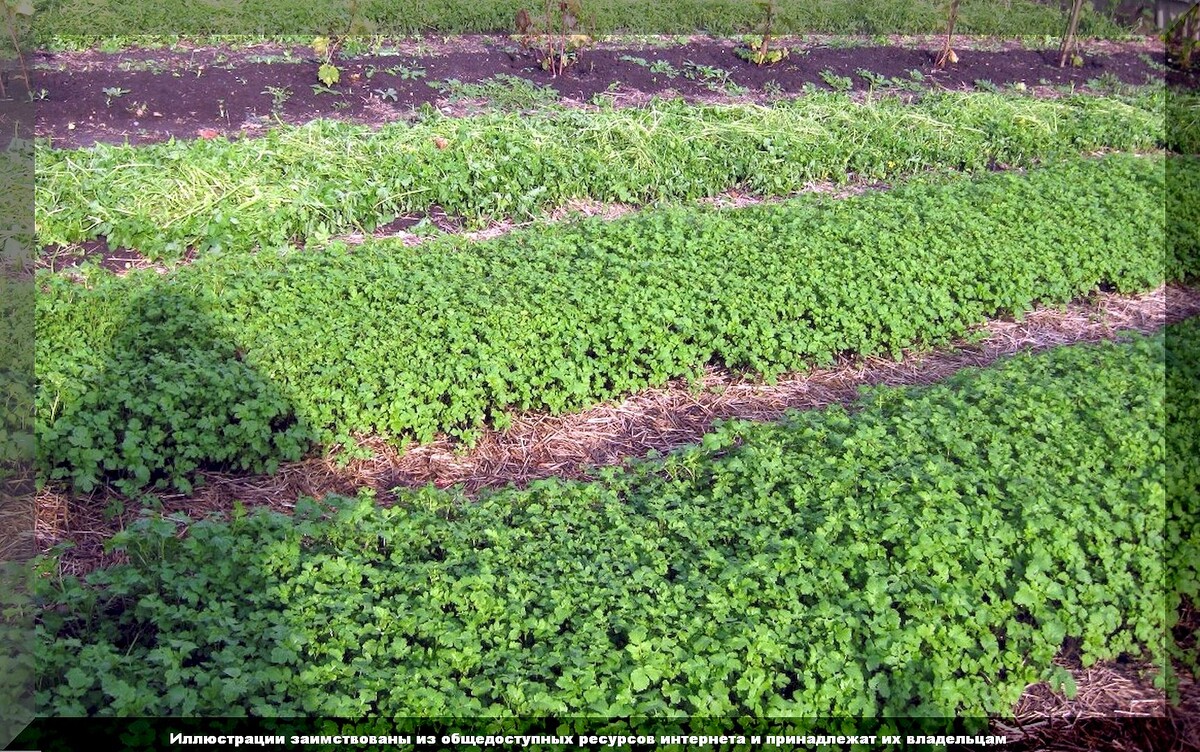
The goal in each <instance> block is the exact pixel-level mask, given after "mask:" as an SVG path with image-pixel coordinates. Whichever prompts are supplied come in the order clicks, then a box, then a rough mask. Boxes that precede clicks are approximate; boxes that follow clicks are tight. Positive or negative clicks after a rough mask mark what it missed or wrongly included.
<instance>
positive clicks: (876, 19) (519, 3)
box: [34, 0, 1126, 43]
mask: <svg viewBox="0 0 1200 752" xmlns="http://www.w3.org/2000/svg"><path fill="white" fill-rule="evenodd" d="M582 5H583V8H584V11H585V13H584V18H583V21H584V24H585V25H586V26H587V27H588V28H589V29H591V30H593V31H594V32H597V33H612V32H620V31H624V32H634V33H668V34H674V33H683V34H694V33H696V32H697V31H702V32H708V33H714V34H734V33H742V32H752V31H756V30H757V29H758V27H759V25H760V24H761V23H762V18H763V12H762V10H761V8H759V7H758V5H757V4H755V3H750V2H744V0H585V1H584V2H583V3H582ZM357 6H358V16H357V28H358V29H359V31H360V32H362V31H370V32H374V33H378V34H412V33H419V32H435V33H440V34H460V33H479V32H494V31H500V32H506V33H512V32H513V30H514V20H513V19H514V16H515V14H516V12H517V10H518V9H520V8H526V9H529V10H534V9H536V8H537V7H539V4H538V3H536V2H532V3H531V2H529V1H528V0H491V1H490V2H471V3H464V2H461V0H422V2H420V3H418V4H415V5H414V6H413V7H411V8H405V9H404V10H403V11H398V9H397V6H396V4H395V3H392V2H389V1H388V0H361V1H360V2H358V3H357ZM34 7H35V9H36V10H37V19H38V23H37V27H36V28H35V30H34V31H35V39H36V41H38V42H40V43H45V42H48V41H52V39H53V37H54V36H56V35H57V36H76V35H77V36H85V37H96V36H113V35H117V36H120V37H122V38H128V39H130V41H131V43H136V37H131V36H130V35H144V34H181V33H184V34H320V33H328V32H329V31H337V32H341V31H344V30H345V29H347V28H348V27H349V25H350V12H349V4H348V3H347V2H344V0H313V2H307V3H291V2H284V1H283V0H249V1H240V2H239V1H234V0H214V1H212V2H198V1H196V0H171V1H170V2H160V1H156V0H122V2H119V3H117V2H107V3H105V2H88V1H85V0H35V2H34ZM774 19H775V20H774V27H773V28H774V29H775V32H776V33H779V34H784V33H796V34H799V33H804V32H827V33H851V34H855V33H864V34H883V33H917V34H923V33H936V32H938V31H941V30H942V29H943V28H944V26H945V19H946V17H945V11H944V8H942V7H941V4H940V3H939V2H937V0H777V2H776V12H775V16H774ZM1064 27H1065V23H1064V16H1063V14H1062V13H1060V12H1059V11H1058V10H1057V9H1055V8H1051V7H1049V6H1047V5H1044V4H1041V3H1036V2H1031V1H1030V0H1013V2H1011V3H1004V4H1000V3H996V2H991V1H990V0H965V1H964V2H963V3H962V8H961V10H960V12H959V20H958V29H959V30H960V31H961V32H962V33H967V34H988V35H995V36H1026V35H1037V36H1042V35H1058V34H1062V33H1063V29H1064ZM1080 29H1081V33H1083V34H1085V35H1094V36H1105V37H1119V36H1122V35H1123V34H1125V33H1126V32H1125V31H1124V30H1122V29H1120V28H1119V27H1117V26H1116V25H1114V24H1113V23H1112V22H1111V21H1110V20H1108V19H1107V18H1106V17H1105V16H1103V15H1102V14H1098V13H1093V12H1086V13H1085V14H1084V15H1083V17H1082V20H1081V24H1080Z"/></svg>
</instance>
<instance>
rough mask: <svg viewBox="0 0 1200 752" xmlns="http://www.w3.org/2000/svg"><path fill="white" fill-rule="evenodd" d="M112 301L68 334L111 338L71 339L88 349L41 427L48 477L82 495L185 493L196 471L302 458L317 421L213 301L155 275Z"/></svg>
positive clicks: (264, 467) (265, 467)
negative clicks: (218, 316)
mask: <svg viewBox="0 0 1200 752" xmlns="http://www.w3.org/2000/svg"><path fill="white" fill-rule="evenodd" d="M110 300H111V301H112V304H111V308H109V309H108V310H101V311H98V312H97V311H91V312H89V313H90V316H89V320H88V322H87V323H86V324H84V325H82V326H81V325H80V324H79V323H75V324H74V325H73V326H70V325H68V326H67V329H68V330H69V332H68V334H69V333H70V332H78V331H88V330H92V333H93V335H94V336H96V337H97V338H98V339H100V340H101V341H102V340H103V337H104V334H105V331H108V332H111V334H112V338H111V340H110V341H108V342H107V344H106V346H103V349H102V350H101V352H99V353H97V352H95V351H94V348H95V347H96V340H93V342H92V343H90V344H91V345H92V348H93V352H88V351H87V350H88V348H87V347H80V346H79V345H77V344H74V343H70V344H69V345H68V346H69V347H72V349H75V350H76V351H77V352H78V353H79V355H78V359H77V360H76V363H75V364H74V365H75V366H76V367H75V368H73V369H72V370H74V371H76V373H77V374H78V375H79V376H80V377H81V378H78V379H74V378H70V377H68V378H67V379H60V381H63V382H64V383H63V384H62V385H61V386H60V388H59V391H58V394H57V395H54V397H53V399H54V401H55V402H54V406H53V408H52V409H51V410H50V412H49V417H48V418H47V419H46V421H45V424H44V425H43V426H41V427H40V430H39V434H40V435H39V447H40V452H41V457H40V460H41V464H42V469H43V471H44V472H46V473H47V475H46V477H49V478H50V479H69V480H70V481H72V482H73V483H74V485H75V487H76V489H77V490H79V491H83V492H89V491H91V490H92V489H94V488H95V487H96V486H98V485H100V484H104V483H109V484H111V485H112V486H113V487H115V488H116V489H118V490H119V491H121V492H123V493H126V494H132V493H135V492H137V491H141V490H145V489H148V488H156V489H158V488H168V487H173V488H174V489H176V490H179V491H183V492H185V493H186V492H189V491H190V490H191V487H192V482H193V480H194V475H195V472H196V471H197V470H201V469H230V470H243V471H250V472H273V471H274V470H275V469H276V468H277V467H278V464H279V463H280V462H281V461H286V460H296V459H299V458H300V457H301V456H302V455H303V453H304V450H305V449H306V447H307V445H308V443H309V435H310V434H309V431H308V429H307V428H306V427H305V426H304V425H303V424H301V423H299V422H298V421H297V420H296V419H295V418H294V415H293V409H292V407H291V405H290V404H289V403H288V402H287V400H285V399H284V398H283V396H282V395H281V393H280V392H279V390H278V389H276V388H274V387H273V386H272V385H271V384H270V383H269V382H268V381H267V380H266V379H264V378H263V377H262V376H261V375H259V374H258V373H256V372H255V370H254V368H253V367H252V366H251V365H250V364H249V363H247V362H246V361H245V360H244V355H243V353H242V351H241V350H240V349H239V348H238V347H237V346H236V344H235V343H234V342H233V341H232V340H231V339H230V338H228V337H226V336H223V335H222V333H221V329H220V327H219V326H218V325H217V324H216V323H215V322H214V321H213V320H212V319H211V318H210V317H209V315H208V314H207V313H206V310H207V306H206V305H205V301H203V300H200V299H197V298H196V297H194V296H193V295H192V294H191V293H190V292H185V291H183V290H180V289H178V288H177V287H173V286H172V285H171V283H170V282H159V281H157V280H154V281H153V282H152V283H151V284H149V285H146V286H144V287H142V286H139V287H138V288H137V289H135V290H133V291H132V292H130V291H129V288H127V287H123V288H116V289H114V290H113V296H112V298H110ZM97 318H98V319H99V321H97V320H96V319H97ZM55 324H66V322H62V321H57V322H56V321H54V320H53V318H52V317H51V319H50V320H49V321H48V322H45V323H44V324H43V329H46V328H51V329H52V328H53V327H54V326H55ZM47 334H49V336H51V337H53V335H54V332H53V331H51V332H48V333H47ZM40 336H42V332H39V337H40ZM80 361H83V362H80Z"/></svg>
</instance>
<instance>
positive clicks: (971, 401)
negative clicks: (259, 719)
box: [38, 320, 1200, 717]
mask: <svg viewBox="0 0 1200 752" xmlns="http://www.w3.org/2000/svg"><path fill="white" fill-rule="evenodd" d="M1198 332H1200V325H1198V324H1197V322H1196V321H1195V320H1193V321H1190V322H1186V323H1184V324H1180V325H1176V326H1175V327H1173V328H1172V329H1171V330H1169V336H1168V337H1167V339H1170V340H1171V341H1172V342H1173V344H1172V345H1169V346H1167V345H1164V336H1163V335H1162V334H1161V333H1160V334H1159V335H1157V336H1153V337H1141V336H1136V337H1131V338H1129V339H1127V340H1124V341H1122V342H1120V343H1105V344H1101V345H1088V346H1075V347H1064V348H1059V349H1055V350H1052V351H1048V352H1044V353H1041V354H1037V355H1030V354H1023V355H1018V356H1015V357H1013V358H1011V359H1009V360H1007V361H1004V362H1003V363H1002V364H1000V365H997V366H993V367H992V368H989V369H986V370H978V371H974V370H972V371H965V372H962V373H959V374H958V375H956V376H954V377H952V378H951V379H948V380H947V381H945V382H943V383H941V384H939V385H936V386H933V387H929V388H924V389H903V390H901V389H882V388H881V389H874V390H870V391H869V392H867V393H866V394H865V395H864V396H863V398H862V399H861V400H860V402H859V403H858V404H857V405H856V406H855V407H854V409H853V410H851V411H849V412H847V411H846V410H845V409H843V408H841V407H837V408H832V409H828V410H823V411H811V412H803V413H793V414H791V415H790V416H789V417H788V418H787V419H786V420H784V421H783V422H782V423H780V424H751V423H731V424H726V425H724V426H722V427H720V428H719V430H717V431H716V432H715V433H714V434H712V435H709V436H708V437H706V438H705V439H704V441H703V444H702V445H701V446H696V447H693V448H689V449H685V450H683V451H680V452H678V453H675V454H673V455H670V456H669V457H667V458H665V459H663V460H654V461H646V462H643V463H641V464H639V465H636V466H634V467H632V468H628V469H623V470H617V469H609V470H606V471H603V472H602V477H601V478H600V479H599V480H597V481H596V482H592V483H578V482H564V481H557V480H551V481H541V482H538V483H535V484H534V485H533V486H532V487H531V488H529V489H527V490H511V489H510V490H502V491H498V492H494V493H493V494H491V495H488V496H485V497H484V498H482V499H480V500H478V501H474V502H468V501H465V500H463V499H462V498H461V497H459V496H458V495H456V494H455V493H453V492H445V491H438V490H435V489H427V490H423V491H405V492H402V493H401V497H400V503H399V504H397V505H396V506H394V507H391V508H379V507H376V506H375V504H374V503H373V501H372V499H370V498H369V497H367V496H364V497H361V498H359V499H357V500H355V499H346V500H336V499H335V500H332V501H331V502H330V504H332V505H333V507H335V509H334V511H333V512H332V513H331V516H327V517H324V518H322V509H321V508H320V507H319V506H318V505H317V504H315V503H312V502H307V501H305V502H301V503H299V504H298V505H297V508H296V514H295V516H294V518H289V517H286V516H283V515H280V514H278V513H272V512H267V511H257V512H255V513H253V514H249V515H238V516H235V518H234V519H233V520H232V521H229V522H220V521H205V522H199V523H196V524H193V525H191V527H190V529H189V534H188V535H187V536H186V537H185V538H183V539H180V538H179V537H178V536H177V533H178V526H179V525H180V524H184V523H185V522H186V521H185V520H183V519H181V518H174V519H165V520H164V519H162V518H157V519H155V518H147V519H146V520H144V521H143V522H141V523H138V524H137V525H135V526H134V527H133V528H131V529H130V530H128V531H126V532H124V533H122V534H120V535H119V536H118V537H117V538H115V539H114V541H113V542H114V545H115V546H117V547H118V548H121V549H124V550H126V551H127V552H128V553H129V555H130V559H131V561H132V562H133V563H132V564H131V565H125V566H119V567H114V568H112V569H111V570H102V571H99V572H96V573H94V574H93V575H91V576H90V577H89V581H90V583H89V585H87V586H84V585H80V584H79V583H78V582H75V581H74V580H67V581H66V582H64V583H62V584H61V585H60V584H59V583H58V582H57V581H54V580H45V581H43V583H42V588H43V592H42V593H41V596H40V597H42V598H43V599H44V605H45V606H46V607H47V608H46V610H45V611H44V614H43V616H42V619H41V624H40V626H39V630H38V635H39V643H40V648H39V655H38V659H39V666H41V667H42V670H41V673H40V679H39V681H40V684H39V688H38V699H39V703H40V707H42V708H43V709H44V712H47V713H51V714H53V715H75V714H118V715H172V714H181V715H215V714H220V715H234V714H239V713H249V714H261V715H302V714H319V715H327V716H352V717H361V716H364V715H375V714H378V715H382V716H435V717H436V716H453V717H459V716H475V715H489V714H499V715H507V714H524V715H541V714H564V715H565V714H576V715H599V716H629V715H661V714H697V715H713V716H731V715H736V714H743V713H744V714H750V715H756V716H759V715H787V716H805V717H809V716H823V717H829V716H842V715H844V716H855V715H875V714H894V715H943V716H952V715H976V716H978V715H984V714H997V713H1007V712H1010V711H1011V709H1012V707H1013V704H1014V702H1015V701H1016V699H1017V698H1018V696H1019V695H1020V694H1021V692H1022V691H1023V689H1024V688H1025V687H1026V685H1027V684H1028V683H1030V682H1034V681H1037V680H1040V679H1043V678H1047V677H1049V678H1051V679H1057V678H1062V676H1063V673H1062V672H1061V670H1058V671H1055V670H1053V668H1052V666H1051V659H1052V658H1053V657H1054V655H1055V654H1056V653H1057V652H1058V651H1059V650H1060V649H1061V648H1063V646H1064V645H1066V644H1072V645H1075V646H1077V649H1078V655H1079V657H1080V659H1081V660H1082V661H1083V663H1084V665H1091V664H1092V663H1093V662H1095V661H1101V660H1110V659H1114V658H1116V657H1117V656H1119V655H1121V654H1129V655H1132V656H1134V657H1135V658H1141V657H1150V658H1153V659H1161V658H1162V657H1163V655H1164V651H1165V646H1164V643H1163V640H1164V634H1165V625H1166V624H1165V620H1166V619H1167V618H1168V614H1169V613H1171V611H1172V609H1173V608H1174V607H1175V605H1176V603H1177V596H1176V594H1175V591H1174V590H1173V589H1172V588H1171V586H1170V585H1169V584H1168V583H1169V580H1168V569H1167V568H1166V567H1165V565H1164V561H1163V557H1162V547H1163V545H1164V532H1163V531H1164V527H1165V525H1166V524H1167V522H1168V505H1167V502H1166V499H1165V490H1164V489H1165V487H1166V484H1168V483H1172V482H1179V481H1182V482H1183V483H1184V485H1185V486H1186V489H1184V486H1178V487H1177V489H1184V490H1193V491H1194V490H1195V483H1196V478H1195V477H1194V472H1192V474H1191V475H1190V476H1188V478H1186V479H1177V478H1172V479H1167V478H1165V477H1164V476H1165V474H1166V467H1167V465H1166V456H1167V453H1168V452H1173V453H1175V454H1176V455H1177V456H1185V455H1184V454H1181V453H1186V452H1187V451H1189V449H1190V445H1188V446H1183V445H1182V443H1181V442H1184V441H1188V442H1192V443H1194V439H1193V437H1192V436H1191V435H1190V434H1188V433H1186V432H1183V431H1179V430H1173V431H1167V432H1165V433H1164V415H1165V413H1164V410H1165V409H1167V408H1164V394H1165V387H1164V372H1163V371H1164V369H1163V363H1164V358H1165V357H1166V352H1165V351H1166V350H1169V351H1170V352H1171V357H1173V358H1174V359H1175V361H1174V362H1175V365H1177V366H1180V367H1181V369H1182V370H1184V371H1187V370H1188V369H1190V372H1191V373H1193V374H1194V373H1195V372H1197V371H1198V370H1200V338H1197V336H1196V335H1197V333H1198ZM1198 406H1200V403H1198V402H1197V401H1196V400H1195V399H1192V400H1190V401H1187V402H1180V403H1172V404H1171V406H1170V408H1169V409H1170V410H1172V419H1174V420H1177V421H1190V422H1192V423H1193V424H1194V422H1195V421H1196V420H1197V419H1200V414H1198V413H1197V408H1198ZM1167 441H1169V442H1171V443H1172V446H1170V447H1168V446H1167ZM1176 443H1180V445H1178V446H1176V445H1175V444H1176ZM1187 456H1193V457H1194V454H1193V455H1187ZM1170 509H1171V514H1173V515H1179V514H1181V513H1182V514H1184V515H1191V514H1192V511H1191V510H1188V509H1187V508H1186V505H1180V504H1179V503H1173V504H1172V505H1171V506H1170ZM1172 522H1175V523H1179V522H1182V520H1179V519H1175V520H1172ZM1170 567H1171V568H1172V569H1173V570H1174V571H1172V572H1171V574H1174V575H1177V576H1179V575H1182V577H1183V578H1184V579H1185V580H1186V581H1188V582H1190V583H1191V584H1190V585H1189V586H1188V587H1189V588H1190V589H1189V590H1187V592H1190V593H1192V594H1193V595H1194V594H1195V590H1196V587H1195V582H1196V581H1197V580H1196V574H1197V571H1196V567H1197V559H1196V558H1190V559H1185V558H1177V559H1174V560H1173V561H1172V562H1171V564H1170Z"/></svg>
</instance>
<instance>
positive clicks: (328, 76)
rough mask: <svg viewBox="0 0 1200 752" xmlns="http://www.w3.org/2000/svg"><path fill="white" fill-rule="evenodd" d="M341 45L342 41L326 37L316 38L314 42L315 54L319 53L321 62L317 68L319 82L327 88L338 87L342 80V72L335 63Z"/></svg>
mask: <svg viewBox="0 0 1200 752" xmlns="http://www.w3.org/2000/svg"><path fill="white" fill-rule="evenodd" d="M339 45H340V40H338V39H337V38H331V37H325V36H321V37H316V38H314V39H313V41H312V49H313V52H315V53H317V57H318V58H320V61H321V63H320V65H319V66H318V68H317V80H318V81H320V82H321V85H322V86H324V87H326V88H329V87H332V86H336V85H337V84H338V82H339V81H341V80H342V70H341V68H339V67H338V66H337V65H336V64H335V63H334V58H335V56H336V54H337V50H338V47H339Z"/></svg>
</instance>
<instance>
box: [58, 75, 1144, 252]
mask: <svg viewBox="0 0 1200 752" xmlns="http://www.w3.org/2000/svg"><path fill="white" fill-rule="evenodd" d="M1163 110H1164V103H1163V96H1162V95H1161V93H1159V94H1150V95H1143V96H1141V97H1139V98H1138V99H1135V100H1131V101H1122V100H1119V99H1115V98H1106V97H1095V96H1074V97H1067V98H1063V99H1059V100H1040V99H1033V98H1026V97H1011V96H1005V95H998V94H984V93H973V94H962V93H950V92H947V93H940V94H930V95H928V96H926V97H924V98H922V99H921V100H920V101H919V102H917V103H914V104H906V103H904V102H903V101H901V100H899V99H897V98H885V99H876V100H873V101H870V102H867V103H855V102H853V101H852V100H851V99H850V98H849V97H847V96H845V95H841V94H833V93H830V94H817V95H812V96H807V97H804V98H802V99H799V100H795V101H790V102H784V103H779V104H777V105H775V106H773V107H756V106H689V105H687V104H684V103H682V102H656V103H654V104H652V105H650V106H648V107H646V108H638V109H620V110H615V111H605V112H597V113H584V112H579V111H570V110H554V111H551V112H549V113H542V114H536V115H518V114H493V115H486V116H480V117H474V118H466V119H450V118H440V117H439V118H434V119H432V120H428V121H423V122H419V123H416V124H413V125H408V124H392V125H387V126H384V127H383V128H381V129H379V130H378V131H377V132H376V131H372V130H371V129H369V128H367V127H364V126H357V125H351V124H344V123H336V122H330V121H317V122H313V123H311V124H309V125H306V126H302V127H284V128H280V129H277V130H273V131H272V132H270V133H269V134H268V135H266V136H265V137H264V138H261V139H244V140H239V141H234V142H228V141H225V140H223V139H215V140H211V141H205V140H196V141H188V142H178V143H167V144H158V145H152V146H142V147H131V146H105V145H98V146H95V147H92V148H89V149H81V150H56V149H51V148H48V147H45V146H44V145H43V146H40V147H39V148H38V150H37V160H38V181H37V186H36V188H37V195H36V216H37V233H38V240H39V242H40V243H42V244H66V243H77V242H82V241H85V240H89V239H93V238H96V237H106V238H107V239H108V241H109V244H110V246H112V247H114V248H115V247H129V248H133V249H135V250H137V251H139V252H141V253H143V254H145V255H147V256H149V257H151V258H153V259H166V260H173V259H178V258H179V257H181V256H182V255H183V254H184V252H185V251H186V250H187V249H188V248H189V247H193V248H194V249H195V250H197V251H200V252H203V251H207V250H212V249H220V250H226V251H246V250H251V249H254V248H258V247H265V248H275V247H279V246H283V245H285V244H288V243H290V242H294V241H297V240H300V241H308V242H312V243H316V244H320V243H323V242H324V241H325V240H327V239H328V238H329V237H330V236H333V235H337V234H341V233H348V232H371V231H373V230H374V229H375V228H376V227H378V226H379V225H382V224H385V223H387V222H390V221H391V220H393V219H394V218H395V217H396V216H397V215H406V214H413V213H424V212H426V211H428V210H429V209H430V208H431V207H433V206H440V207H441V208H442V209H443V210H444V211H446V212H448V213H450V214H451V215H459V216H463V217H466V218H468V219H469V220H472V221H475V222H481V221H484V220H495V219H502V218H506V217H515V218H517V219H525V218H529V217H536V216H539V215H541V214H542V213H543V212H545V211H547V210H549V209H553V208H555V207H561V206H563V205H565V204H567V203H568V202H570V201H571V200H573V199H590V200H595V201H601V202H625V203H639V204H640V203H645V202H652V201H680V200H685V199H695V198H699V197H704V196H713V195H716V194H718V193H720V192H721V191H724V190H727V189H730V188H733V187H741V188H742V189H744V190H747V191H750V192H753V193H756V194H761V195H764V196H779V195H785V194H788V193H791V192H794V191H798V190H800V189H802V188H803V187H804V186H805V185H806V184H808V183H810V182H812V181H835V182H844V181H846V180H847V179H848V178H850V177H851V176H853V177H854V178H857V179H862V180H895V179H899V178H902V177H904V176H908V175H912V174H914V173H921V172H924V171H928V170H936V171H954V170H964V171H979V170H984V169H987V168H988V167H989V166H992V165H995V164H1000V165H1007V166H1028V165H1031V164H1034V163H1037V162H1045V161H1052V160H1055V159H1061V158H1064V157H1068V156H1072V155H1077V154H1080V153H1089V152H1093V151H1096V150H1100V149H1117V150H1144V149H1152V148H1156V147H1160V146H1162V145H1163V138H1164V134H1163V131H1164V123H1163V119H1164V118H1163ZM439 146H443V147H444V148H439Z"/></svg>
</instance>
